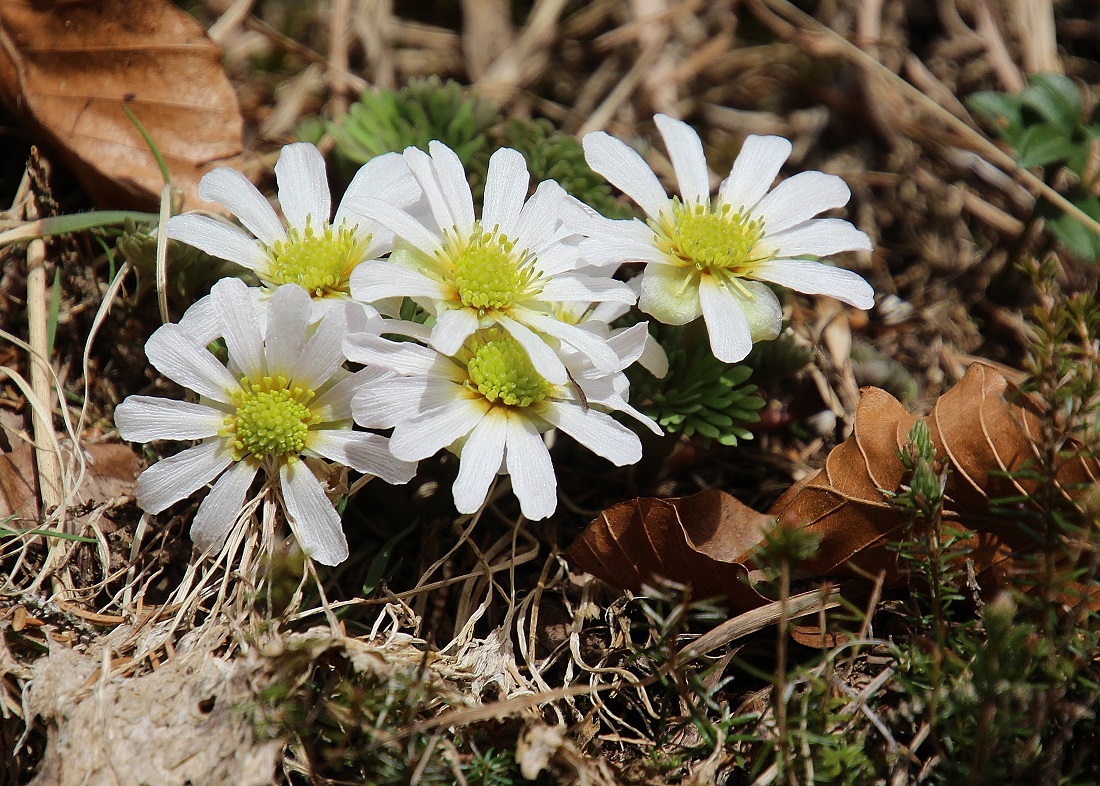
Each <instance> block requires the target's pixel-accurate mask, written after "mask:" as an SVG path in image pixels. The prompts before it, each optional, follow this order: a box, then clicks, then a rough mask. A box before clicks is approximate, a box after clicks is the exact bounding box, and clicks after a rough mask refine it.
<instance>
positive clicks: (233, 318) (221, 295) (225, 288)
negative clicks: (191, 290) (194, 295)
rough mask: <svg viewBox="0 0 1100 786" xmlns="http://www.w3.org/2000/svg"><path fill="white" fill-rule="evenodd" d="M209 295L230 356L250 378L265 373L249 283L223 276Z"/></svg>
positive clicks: (265, 367)
mask: <svg viewBox="0 0 1100 786" xmlns="http://www.w3.org/2000/svg"><path fill="white" fill-rule="evenodd" d="M210 297H211V298H213V300H214V311H215V313H216V314H217V317H218V324H219V326H220V327H221V336H222V338H224V339H225V346H226V348H227V349H228V350H229V357H230V360H231V361H232V362H233V363H234V364H236V366H237V368H239V369H240V370H241V372H242V373H243V374H244V376H246V377H248V378H249V379H257V378H259V377H262V376H264V375H265V374H266V373H267V363H266V362H265V359H264V342H263V338H262V337H261V335H260V327H259V325H258V324H257V322H256V312H255V309H254V308H253V305H252V295H251V294H250V292H249V289H248V286H247V285H246V284H245V283H244V282H243V281H241V280H240V279H239V278H223V279H222V280H221V281H219V282H218V283H216V284H215V285H214V286H213V288H211V290H210ZM272 300H274V298H272Z"/></svg>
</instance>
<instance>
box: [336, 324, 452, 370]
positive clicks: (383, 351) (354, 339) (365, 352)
mask: <svg viewBox="0 0 1100 786" xmlns="http://www.w3.org/2000/svg"><path fill="white" fill-rule="evenodd" d="M344 354H345V355H346V356H347V359H348V360H350V361H352V362H353V363H363V364H364V365H368V366H378V367H380V368H385V369H389V370H390V371H396V372H397V373H398V374H427V373H428V372H429V371H431V369H432V366H433V364H434V363H435V361H436V358H438V357H439V354H438V353H437V352H436V351H435V350H434V349H429V348H427V347H422V346H420V345H419V344H412V343H410V342H408V341H390V340H389V339H385V338H381V337H380V336H375V335H373V334H371V333H355V334H353V335H350V336H348V337H347V338H346V339H345V340H344Z"/></svg>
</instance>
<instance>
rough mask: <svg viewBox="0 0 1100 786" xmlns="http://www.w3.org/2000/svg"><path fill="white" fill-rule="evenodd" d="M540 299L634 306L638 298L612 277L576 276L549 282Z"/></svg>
mask: <svg viewBox="0 0 1100 786" xmlns="http://www.w3.org/2000/svg"><path fill="white" fill-rule="evenodd" d="M539 299H540V300H543V301H546V302H551V303H556V302H560V301H563V300H579V301H584V302H586V303H593V302H606V301H614V302H616V303H626V304H627V305H634V302H635V301H636V300H637V299H638V296H637V295H635V294H634V290H632V289H631V288H630V287H628V286H627V285H626V284H624V283H623V282H622V281H616V280H615V279H613V278H611V277H610V276H604V277H602V278H597V277H595V276H585V275H580V274H574V275H572V276H558V277H557V278H554V279H551V280H550V281H547V282H546V283H545V284H544V285H543V287H542V292H541V293H539Z"/></svg>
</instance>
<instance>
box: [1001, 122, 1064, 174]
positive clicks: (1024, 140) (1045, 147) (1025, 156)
mask: <svg viewBox="0 0 1100 786" xmlns="http://www.w3.org/2000/svg"><path fill="white" fill-rule="evenodd" d="M1078 147H1079V143H1075V142H1073V141H1072V140H1070V139H1069V138H1068V137H1067V136H1066V135H1065V134H1064V133H1063V131H1062V129H1061V128H1060V127H1059V126H1057V125H1055V124H1054V123H1040V124H1039V125H1034V126H1031V127H1030V128H1028V129H1027V130H1026V131H1024V133H1023V135H1022V136H1021V137H1020V141H1019V144H1018V145H1017V146H1016V161H1017V162H1019V164H1020V166H1022V167H1024V168H1026V169H1030V168H1031V167H1033V166H1049V165H1050V164H1054V163H1058V162H1062V161H1066V160H1067V159H1069V158H1070V157H1072V156H1073V155H1074V154H1075V153H1077V152H1078Z"/></svg>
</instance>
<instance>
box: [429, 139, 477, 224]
mask: <svg viewBox="0 0 1100 786" xmlns="http://www.w3.org/2000/svg"><path fill="white" fill-rule="evenodd" d="M428 152H429V153H430V154H431V157H432V164H433V165H434V167H435V172H436V176H437V177H438V178H439V180H438V182H439V188H440V190H441V191H442V192H443V197H444V198H445V199H446V200H447V205H448V206H449V207H450V212H451V215H452V216H454V225H455V226H456V227H458V229H459V232H461V233H466V232H468V231H469V230H470V229H471V228H472V227H473V225H474V197H473V194H471V193H470V183H469V181H468V180H466V168H465V167H463V166H462V160H461V159H460V158H459V157H458V155H457V154H456V153H455V151H453V150H451V148H449V147H447V146H446V145H445V144H443V143H442V142H436V141H434V140H433V141H431V142H429V143H428Z"/></svg>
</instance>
